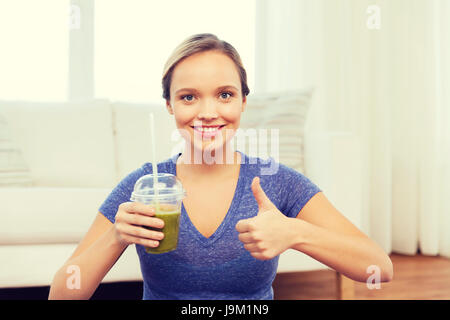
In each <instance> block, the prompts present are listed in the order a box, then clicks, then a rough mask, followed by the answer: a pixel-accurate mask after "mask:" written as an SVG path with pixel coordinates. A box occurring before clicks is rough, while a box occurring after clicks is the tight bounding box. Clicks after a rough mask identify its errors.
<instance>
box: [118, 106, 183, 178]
mask: <svg viewBox="0 0 450 320" xmlns="http://www.w3.org/2000/svg"><path fill="white" fill-rule="evenodd" d="M112 108H113V112H114V118H115V121H114V123H115V139H116V146H117V159H118V163H117V166H118V172H119V173H118V175H119V180H121V179H123V178H124V177H125V176H126V175H128V174H129V173H130V172H131V171H133V170H135V169H137V168H139V167H140V166H142V164H144V163H145V162H152V159H153V155H152V146H151V144H152V138H151V131H150V113H151V112H153V114H154V123H155V135H156V137H157V138H156V139H157V141H156V153H157V154H156V160H157V162H160V161H163V160H166V159H167V158H169V157H170V156H172V155H173V154H175V153H176V152H178V151H181V150H182V149H183V148H184V141H185V140H184V139H183V138H182V137H181V135H180V134H179V132H178V130H177V127H176V124H175V118H174V116H173V115H171V114H169V112H168V111H167V109H166V107H165V106H164V104H161V105H158V104H132V103H126V102H115V103H113V104H112ZM117 182H118V181H117Z"/></svg>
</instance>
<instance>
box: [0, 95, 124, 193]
mask: <svg viewBox="0 0 450 320" xmlns="http://www.w3.org/2000/svg"><path fill="white" fill-rule="evenodd" d="M0 114H1V115H3V116H4V117H5V118H6V121H7V122H8V124H9V126H10V128H11V134H12V136H13V138H14V139H15V142H16V143H17V144H18V146H19V147H20V149H21V150H22V152H23V156H24V159H25V162H26V164H27V165H28V166H29V169H30V171H31V176H32V179H33V182H34V185H36V186H48V187H77V186H80V187H111V186H113V185H114V182H115V179H116V167H115V166H116V164H115V149H114V139H113V131H112V115H111V107H110V105H109V103H108V102H107V101H100V100H96V101H89V102H77V103H75V102H73V103H43V102H41V103H31V102H20V101H15V102H6V101H0Z"/></svg>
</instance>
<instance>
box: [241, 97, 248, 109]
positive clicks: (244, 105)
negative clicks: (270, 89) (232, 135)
mask: <svg viewBox="0 0 450 320" xmlns="http://www.w3.org/2000/svg"><path fill="white" fill-rule="evenodd" d="M246 106H247V96H244V99H242V112H244V110H245V107H246Z"/></svg>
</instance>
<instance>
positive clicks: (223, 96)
mask: <svg viewBox="0 0 450 320" xmlns="http://www.w3.org/2000/svg"><path fill="white" fill-rule="evenodd" d="M226 95H228V96H226ZM220 96H221V97H222V98H224V99H225V100H226V99H228V98H231V97H232V96H233V94H232V93H230V92H222V93H221V94H220Z"/></svg>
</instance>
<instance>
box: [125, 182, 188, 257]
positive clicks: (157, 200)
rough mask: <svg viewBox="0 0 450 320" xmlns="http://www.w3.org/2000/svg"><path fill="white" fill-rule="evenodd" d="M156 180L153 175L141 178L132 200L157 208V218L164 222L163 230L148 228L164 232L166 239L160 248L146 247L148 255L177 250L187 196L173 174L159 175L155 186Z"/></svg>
mask: <svg viewBox="0 0 450 320" xmlns="http://www.w3.org/2000/svg"><path fill="white" fill-rule="evenodd" d="M154 178H155V177H154V175H153V174H148V175H145V176H142V177H141V178H139V180H138V181H136V183H135V185H134V190H133V192H132V194H131V198H130V200H131V201H136V202H141V203H144V204H148V205H151V206H152V207H154V208H155V216H156V217H157V218H159V219H161V220H164V227H163V228H162V229H155V228H151V227H146V228H148V229H153V230H158V231H162V232H163V233H164V238H163V239H162V240H161V241H160V242H159V246H158V247H156V248H152V247H145V251H146V252H147V253H165V252H169V251H172V250H175V249H176V248H177V244H178V234H179V229H180V214H181V204H182V200H183V198H184V197H185V196H186V191H185V190H184V189H183V186H182V185H181V182H180V180H178V178H177V177H176V176H174V175H173V174H170V173H158V174H157V179H156V181H157V183H156V185H155V186H154V184H153V180H154ZM155 188H157V190H156V191H157V192H155Z"/></svg>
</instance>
